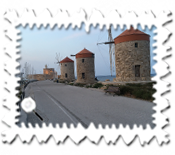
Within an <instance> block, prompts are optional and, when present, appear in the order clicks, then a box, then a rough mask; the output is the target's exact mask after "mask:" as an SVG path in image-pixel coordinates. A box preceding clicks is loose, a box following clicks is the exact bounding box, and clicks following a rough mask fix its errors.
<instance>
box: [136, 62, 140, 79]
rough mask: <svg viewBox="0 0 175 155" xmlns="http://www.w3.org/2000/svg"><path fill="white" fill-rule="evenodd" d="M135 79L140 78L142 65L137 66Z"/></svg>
mask: <svg viewBox="0 0 175 155" xmlns="http://www.w3.org/2000/svg"><path fill="white" fill-rule="evenodd" d="M135 77H140V65H135Z"/></svg>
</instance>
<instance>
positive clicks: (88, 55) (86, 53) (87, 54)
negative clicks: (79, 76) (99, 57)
mask: <svg viewBox="0 0 175 155" xmlns="http://www.w3.org/2000/svg"><path fill="white" fill-rule="evenodd" d="M93 57H94V53H92V52H90V51H89V50H87V49H86V48H84V49H83V50H82V51H80V52H78V53H77V54H76V58H93Z"/></svg>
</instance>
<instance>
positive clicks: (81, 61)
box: [76, 48, 95, 84]
mask: <svg viewBox="0 0 175 155" xmlns="http://www.w3.org/2000/svg"><path fill="white" fill-rule="evenodd" d="M76 61H77V80H76V83H91V84H92V83H95V71H94V53H92V52H90V51H88V50H87V49H85V48H84V49H83V50H82V51H80V52H79V53H77V54H76Z"/></svg>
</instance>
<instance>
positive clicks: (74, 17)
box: [1, 9, 171, 145]
mask: <svg viewBox="0 0 175 155" xmlns="http://www.w3.org/2000/svg"><path fill="white" fill-rule="evenodd" d="M53 12H54V11H53ZM168 14H170V12H169V11H167V12H163V11H162V12H161V13H160V14H158V15H157V14H154V13H153V12H152V11H147V12H145V11H142V12H133V11H131V12H130V11H126V12H125V13H119V12H118V11H117V10H113V11H111V12H110V13H109V14H103V13H102V12H100V11H99V10H96V9H94V10H93V12H92V14H91V15H87V14H86V12H85V10H83V9H80V10H79V11H77V12H75V13H74V14H71V15H69V12H68V11H67V10H63V11H60V9H58V10H57V11H56V13H55V12H54V14H53V15H52V10H51V9H44V10H43V11H42V12H38V11H37V10H32V9H24V10H23V12H18V10H10V9H9V10H6V13H5V14H4V18H6V19H8V21H10V23H8V22H5V21H4V25H3V26H4V27H3V30H4V35H6V36H7V37H8V38H10V39H5V40H4V43H5V44H4V59H3V61H4V64H5V65H4V70H5V71H4V73H3V74H4V83H5V84H4V86H3V87H4V88H5V89H6V90H9V91H10V93H9V92H8V91H6V90H4V95H3V96H4V100H3V109H4V110H5V109H9V111H8V113H7V114H6V115H5V116H4V118H2V121H3V122H4V123H5V124H7V125H8V127H7V126H6V125H5V124H4V126H3V127H4V128H3V129H2V130H1V136H2V140H3V142H8V143H11V142H13V140H14V139H15V137H16V136H17V135H18V136H19V137H20V139H21V140H22V142H27V143H30V142H31V140H32V138H33V136H34V135H35V136H36V138H37V140H38V142H39V143H42V142H46V141H47V140H48V138H49V137H50V136H51V135H52V136H53V137H54V139H55V142H56V143H59V142H63V141H64V140H65V139H66V138H67V136H69V137H70V138H71V139H72V140H73V141H74V142H75V143H76V144H78V143H79V142H80V141H81V140H82V139H84V137H88V139H89V140H90V141H93V142H95V143H98V141H99V139H100V138H101V136H104V139H105V141H106V143H110V142H112V143H116V142H117V140H118V139H119V137H120V136H122V138H123V140H124V142H125V143H126V144H130V143H132V141H133V140H134V139H135V137H136V136H139V140H140V143H141V145H144V144H145V143H149V142H150V141H151V140H152V139H153V137H156V138H157V142H158V143H159V145H160V144H162V143H163V142H164V143H167V142H168V141H169V137H168V133H166V132H165V130H164V129H163V127H164V126H165V125H167V124H168V121H167V120H166V119H167V117H166V116H165V115H163V114H162V111H163V110H164V109H166V108H167V107H168V106H169V104H168V102H167V100H166V99H165V98H163V97H161V94H162V93H164V92H165V91H166V90H168V89H167V83H166V82H164V81H162V80H160V77H162V76H164V75H165V74H167V72H168V69H167V64H166V63H165V62H164V61H163V60H162V58H163V57H164V56H165V55H167V54H166V51H167V49H169V47H166V46H164V45H163V44H162V43H163V42H164V41H165V40H167V38H168V36H169V34H170V33H171V32H170V31H168V30H167V29H166V28H165V27H163V24H164V23H166V22H168V21H170V20H171V16H170V17H169V16H168ZM114 17H115V19H116V20H115V21H114V20H113V19H114ZM97 19H98V20H97ZM57 21H60V22H59V23H58V22H57ZM82 22H84V23H85V25H86V31H88V30H89V26H90V25H91V24H93V26H95V25H96V24H99V26H100V28H102V27H103V25H106V27H107V28H108V27H109V25H110V24H113V26H114V28H116V26H117V24H120V26H121V27H122V26H124V25H126V26H127V27H129V26H130V25H131V24H132V25H133V26H134V27H136V26H137V24H140V25H141V26H142V28H144V26H145V25H147V26H148V28H151V26H152V25H155V26H156V28H157V29H156V30H155V31H154V32H155V33H157V35H156V36H155V37H154V39H155V40H157V42H156V43H154V46H157V48H156V49H155V50H154V53H156V54H157V55H156V56H154V59H155V60H156V61H157V63H156V65H154V67H153V68H154V69H155V71H156V73H157V75H156V76H155V77H154V78H152V80H155V81H157V84H156V85H155V86H154V88H155V89H156V90H157V92H156V93H155V94H154V97H155V98H156V99H155V100H154V103H155V104H156V106H155V107H154V110H155V111H156V113H155V114H154V115H153V117H154V118H155V120H154V121H153V122H154V123H155V124H156V127H155V128H154V129H151V128H150V126H149V125H147V126H146V130H144V129H143V127H142V126H140V127H137V126H136V125H134V127H133V129H130V128H129V126H126V127H123V125H120V126H119V128H118V129H116V128H115V127H114V126H112V128H109V127H108V126H106V127H105V129H103V128H102V127H101V126H100V125H99V127H98V129H97V128H95V126H94V125H93V124H91V125H90V126H89V128H88V129H84V128H83V126H82V125H81V124H78V126H77V128H74V126H73V125H72V126H71V128H67V126H66V124H63V127H62V128H60V127H59V125H57V126H56V128H54V127H53V126H52V124H50V125H49V126H48V127H47V126H46V125H45V124H44V125H43V127H42V128H40V127H39V126H36V127H35V128H33V127H32V126H31V125H30V124H29V126H30V128H26V127H25V125H24V124H23V126H22V128H19V127H18V126H17V125H16V124H15V122H16V121H17V120H16V119H15V117H16V116H18V115H19V113H18V112H17V111H16V109H17V108H18V107H17V105H16V104H12V103H16V102H17V101H18V98H17V97H16V96H15V94H17V90H15V87H16V86H17V81H18V80H19V79H18V78H15V74H17V73H19V70H17V69H16V67H17V66H19V63H18V62H17V61H16V59H19V58H20V55H19V54H17V53H18V52H19V49H17V48H16V47H17V46H20V44H19V42H17V40H19V39H20V36H19V35H17V34H18V33H19V31H18V30H17V29H16V28H15V27H16V26H17V25H19V24H22V25H23V26H25V25H26V24H27V23H28V24H29V26H30V28H32V27H33V25H34V24H36V26H37V27H40V25H41V24H43V26H44V27H45V26H47V24H50V26H51V27H53V26H54V25H55V24H57V26H58V27H60V26H61V25H64V26H65V27H67V26H69V24H72V25H71V27H75V26H77V27H80V26H81V23H82ZM12 51H13V52H12ZM5 53H7V54H5ZM8 55H10V57H9V56H8ZM7 72H8V73H10V75H11V76H10V75H9V74H8V73H7ZM7 81H8V83H7ZM158 103H161V104H158ZM4 130H5V131H4Z"/></svg>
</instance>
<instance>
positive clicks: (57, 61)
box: [55, 53, 62, 75]
mask: <svg viewBox="0 0 175 155" xmlns="http://www.w3.org/2000/svg"><path fill="white" fill-rule="evenodd" d="M55 59H56V62H55V63H56V64H58V74H59V75H61V64H60V62H61V59H62V57H61V55H60V53H59V54H57V53H56V57H55Z"/></svg>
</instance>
